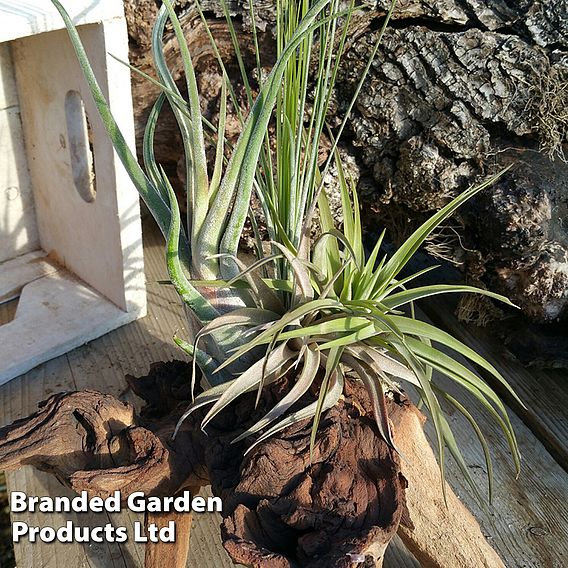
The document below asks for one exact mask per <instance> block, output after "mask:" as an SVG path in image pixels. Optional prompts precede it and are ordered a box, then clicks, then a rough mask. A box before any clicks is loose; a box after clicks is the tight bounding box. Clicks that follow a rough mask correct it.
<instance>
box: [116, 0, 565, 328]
mask: <svg viewBox="0 0 568 568" xmlns="http://www.w3.org/2000/svg"><path fill="white" fill-rule="evenodd" d="M125 4H126V8H127V17H128V20H129V24H130V34H131V47H132V58H133V61H134V63H135V64H137V65H140V66H141V67H142V68H143V69H145V70H149V69H150V68H151V65H150V57H149V52H148V49H149V37H150V36H149V34H150V31H149V30H150V27H151V22H152V21H153V17H154V14H155V12H156V3H155V2H153V1H149V0H147V1H146V2H133V1H131V0H127V1H126V3H125ZM202 4H203V7H204V10H205V13H206V15H207V17H208V21H209V22H210V24H211V26H212V28H213V33H214V35H215V38H216V40H217V41H218V43H219V45H220V47H221V50H222V51H223V56H224V57H226V60H227V61H228V62H229V68H230V70H232V71H233V72H234V76H233V77H234V79H235V80H237V78H238V72H237V70H236V67H235V66H234V61H233V62H232V64H231V60H232V57H231V42H230V38H229V36H228V33H227V29H226V26H225V25H224V22H223V18H222V11H221V9H220V7H219V2H217V1H216V0H208V1H206V2H203V3H202ZM363 4H364V5H365V6H366V8H367V10H366V12H364V13H363V15H360V16H358V17H357V18H355V20H354V23H353V30H352V33H350V39H349V49H348V52H347V54H346V59H345V64H344V65H343V68H342V72H341V73H340V77H339V81H338V85H337V101H336V104H335V107H334V112H335V113H336V115H337V116H339V117H341V116H342V115H343V112H344V110H345V107H346V104H347V102H348V101H349V99H350V96H351V93H352V91H353V88H354V85H355V84H356V82H357V80H358V78H359V77H360V74H361V71H362V69H363V66H364V64H365V61H366V60H367V57H368V55H369V53H370V50H371V49H372V47H373V45H374V42H375V40H376V35H377V33H378V32H377V31H376V30H377V28H378V24H379V23H380V18H381V17H382V15H383V14H384V13H385V10H386V8H387V7H388V5H389V4H390V2H389V1H388V0H378V1H377V2H372V1H366V2H363ZM230 6H231V12H232V13H233V14H235V15H236V16H237V22H240V21H242V25H241V24H238V26H237V27H238V29H239V30H240V31H239V34H240V37H241V38H242V39H243V42H244V45H245V49H244V51H245V53H247V52H248V53H250V49H251V44H250V35H247V33H246V31H247V30H248V29H250V21H249V18H248V2H246V1H243V0H239V1H235V2H231V3H230ZM179 10H180V13H181V17H182V22H183V25H184V27H185V29H186V30H187V34H186V35H187V37H188V40H189V42H190V45H191V48H192V51H193V52H194V54H195V60H196V65H197V69H198V79H199V82H200V87H201V88H202V91H203V99H204V100H203V104H204V106H206V107H207V108H208V109H209V112H210V117H211V118H213V119H214V118H215V117H214V114H215V109H216V107H217V102H218V92H219V85H220V83H219V76H218V70H217V68H216V66H215V64H214V62H213V58H212V54H211V50H210V48H209V46H208V40H207V37H206V34H205V32H204V29H203V26H202V24H201V22H200V21H199V18H198V16H197V14H196V12H195V9H194V7H193V4H192V3H191V2H181V3H179ZM255 10H256V23H257V25H258V27H259V29H260V30H261V32H260V34H259V37H260V40H261V42H262V48H261V51H262V53H263V56H265V59H264V62H265V64H266V65H270V62H271V60H272V58H273V41H272V36H271V33H270V29H271V26H272V25H273V23H274V3H273V2H255ZM567 13H568V2H567V0H546V1H544V0H541V1H532V0H520V1H519V2H511V1H510V0H475V1H470V0H443V1H441V2H435V3H432V2H425V1H423V0H400V1H399V2H398V5H397V8H396V10H395V14H394V17H393V21H392V25H391V27H390V28H389V29H388V30H387V33H386V34H385V38H384V42H383V46H382V48H381V49H380V50H379V54H378V56H377V58H376V60H375V62H374V63H373V66H372V68H371V73H370V76H369V78H368V80H367V82H366V84H365V86H364V87H363V90H362V92H361V95H360V98H359V102H358V104H357V106H356V108H355V112H354V114H353V116H352V119H351V121H350V132H349V133H348V134H349V135H350V136H351V142H352V143H353V145H354V147H355V148H354V154H355V156H356V157H357V159H358V160H359V162H360V167H363V169H364V170H366V172H363V173H364V174H366V175H363V177H362V180H363V181H362V183H361V184H360V189H361V191H362V194H363V199H364V200H366V201H367V205H370V206H371V207H370V208H369V207H368V208H367V210H369V209H373V210H374V211H375V212H376V213H377V215H375V216H374V215H370V216H369V217H368V219H367V228H368V229H369V230H370V231H371V232H376V230H377V228H378V227H376V225H381V226H382V225H383V224H386V225H387V226H388V228H389V229H390V232H391V234H392V236H393V238H394V239H395V240H396V239H397V238H402V237H403V236H404V234H406V233H407V231H408V228H409V227H410V226H412V225H413V223H416V222H418V221H419V220H420V219H421V218H422V217H423V215H424V214H425V213H428V212H430V211H432V210H434V209H436V208H438V207H440V206H441V205H443V204H445V203H446V202H447V200H448V199H449V198H451V197H452V196H454V195H456V194H457V193H459V192H460V191H462V190H463V189H464V188H465V187H467V186H468V185H470V184H471V183H473V182H474V181H476V180H477V179H479V177H480V176H483V175H485V174H487V173H491V172H494V171H496V170H497V169H499V168H500V167H502V166H503V165H504V164H506V163H510V162H511V161H518V160H520V161H521V162H524V161H527V160H528V161H530V174H528V171H529V170H527V169H526V168H524V169H523V167H521V168H520V172H519V173H516V174H511V175H509V176H508V177H507V178H506V179H505V180H504V182H503V184H504V185H505V186H506V187H507V190H506V195H504V196H503V197H504V200H501V199H498V196H499V195H501V192H502V190H501V189H499V190H498V191H497V194H498V195H493V196H489V195H488V196H486V200H485V203H484V204H483V205H482V209H480V210H477V211H475V213H474V214H473V215H469V216H467V217H464V216H461V217H459V218H457V219H456V220H455V222H454V223H453V224H452V226H451V227H447V228H445V229H443V230H442V231H440V234H438V235H437V237H436V238H434V239H433V240H432V241H431V242H430V245H429V250H430V251H431V252H432V253H434V254H437V255H438V256H441V257H444V258H447V259H449V260H451V261H452V262H455V263H457V264H459V265H460V266H461V267H462V268H463V269H464V270H465V272H466V275H467V278H468V279H469V280H470V281H472V282H474V283H481V284H483V283H485V284H487V285H489V286H490V287H492V288H493V289H496V290H498V291H501V292H505V293H507V294H508V295H510V296H511V297H512V299H513V300H514V301H515V302H516V303H517V304H518V305H519V306H520V307H521V308H522V309H523V311H524V313H525V314H527V315H528V316H529V317H530V318H532V319H533V320H535V321H540V322H549V321H553V320H556V319H562V318H565V317H566V316H567V314H568V308H567V306H568V287H567V284H566V281H567V279H568V262H567V258H566V248H567V243H568V235H567V230H566V226H568V224H567V223H566V206H565V204H566V202H567V201H568V188H567V186H566V182H565V179H566V170H567V168H566V165H565V163H563V162H562V160H561V157H562V155H563V145H565V143H566V136H567V125H568V115H567V111H566V109H567V108H568V88H567V79H568V55H567V53H566V50H567V48H568V45H567V44H568V40H567V39H566V38H567V37H568V18H566V14H567ZM176 53H177V52H176V49H175V43H174V42H173V41H172V40H171V39H168V40H167V41H166V54H167V58H168V60H169V61H170V62H171V64H172V69H173V71H174V75H175V76H179V74H180V73H181V69H180V62H179V58H177V57H176ZM252 67H254V64H253V65H251V68H252ZM253 84H254V80H253ZM155 95H156V92H155V90H154V89H153V87H149V86H148V85H147V84H146V83H145V82H144V81H143V80H141V79H139V78H137V77H135V78H134V98H135V109H136V115H137V124H138V127H139V134H140V132H141V130H142V128H143V124H144V117H145V115H146V113H147V110H148V106H149V105H150V104H151V103H152V102H153V99H154V98H155ZM243 104H244V97H243ZM245 106H246V105H245ZM332 122H333V117H332ZM238 129H239V127H238V123H237V122H236V121H234V123H233V124H232V125H230V127H229V131H230V133H232V135H233V136H236V135H237V134H238ZM177 136H178V135H177V132H176V128H175V124H174V121H173V117H171V116H170V117H166V118H165V120H164V122H163V126H162V128H161V129H159V131H158V137H157V138H158V139H157V154H158V159H160V160H161V161H162V162H163V163H165V165H166V166H167V167H169V171H170V172H175V171H176V168H177V164H178V162H179V158H180V148H181V144H180V140H179V138H178V137H177ZM527 150H528V151H530V152H532V153H535V154H536V153H537V152H538V151H539V150H540V151H541V154H542V155H537V156H536V157H531V156H530V155H529V154H527ZM178 173H180V172H178ZM542 180H545V183H541V182H542ZM179 185H180V187H181V184H179ZM487 193H488V194H489V192H487ZM543 206H545V209H546V208H548V210H549V211H550V214H548V213H547V212H546V211H543ZM527 209H531V210H535V211H540V212H541V214H542V215H543V216H542V218H541V219H540V220H541V227H540V230H541V232H542V236H536V235H535V231H534V229H535V228H534V226H533V225H531V227H527V224H526V222H525V217H524V216H523V215H521V214H519V213H520V211H525V210H527ZM476 218H477V222H476ZM479 219H484V220H485V219H487V227H488V228H489V230H488V231H487V232H485V231H481V232H480V231H478V230H477V228H478V225H479ZM531 222H532V221H531ZM503 227H506V228H507V229H506V232H507V237H511V238H505V239H504V242H502V243H501V241H499V238H500V237H501V236H502V232H503V231H502V230H503ZM381 228H382V227H381ZM527 233H528V235H527ZM515 235H516V236H515ZM533 237H534V238H533ZM535 239H536V241H535ZM544 241H546V242H544ZM505 243H506V244H505ZM489 250H490V252H488V251H489ZM535 251H536V252H535ZM462 312H463V313H464V314H467V313H469V314H470V315H471V314H472V313H477V311H476V310H471V309H470V310H462ZM493 313H497V312H496V311H493ZM487 319H488V312H487V310H485V312H484V313H483V314H481V316H480V317H478V321H479V322H481V323H482V322H484V321H487Z"/></svg>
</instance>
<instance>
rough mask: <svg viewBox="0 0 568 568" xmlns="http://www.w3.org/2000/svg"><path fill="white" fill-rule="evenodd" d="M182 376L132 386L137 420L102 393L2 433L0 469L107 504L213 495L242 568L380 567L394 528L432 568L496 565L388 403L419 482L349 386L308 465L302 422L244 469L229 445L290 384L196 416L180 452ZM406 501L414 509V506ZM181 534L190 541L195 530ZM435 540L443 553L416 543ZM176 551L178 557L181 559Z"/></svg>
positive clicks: (163, 373)
mask: <svg viewBox="0 0 568 568" xmlns="http://www.w3.org/2000/svg"><path fill="white" fill-rule="evenodd" d="M186 377H187V366H186V364H184V363H176V362H173V363H166V364H161V365H157V366H155V367H154V368H153V369H152V371H151V373H150V375H149V376H147V377H144V378H142V379H132V378H130V384H131V386H132V388H133V389H134V390H135V392H136V393H137V394H139V395H140V396H142V397H143V398H145V399H146V400H147V401H148V405H147V406H146V408H145V409H144V410H143V411H142V413H141V415H140V416H136V415H135V413H134V411H133V409H132V407H131V406H129V405H128V404H124V403H122V402H120V401H119V400H116V399H114V398H113V397H111V396H109V395H104V394H101V393H97V392H94V391H83V392H72V393H62V394H57V395H54V396H52V397H51V398H50V399H49V400H48V401H46V402H44V403H41V404H40V409H39V411H38V412H37V413H36V414H34V415H32V416H30V417H29V418H26V419H23V420H19V421H17V422H15V423H14V424H12V425H11V426H7V427H5V428H3V429H1V430H0V467H1V468H2V469H4V470H7V471H9V470H13V469H16V468H18V467H20V466H22V465H33V466H35V467H36V468H38V469H41V470H43V471H48V472H51V473H52V474H54V475H56V476H57V477H58V478H59V479H60V480H61V481H62V482H63V483H64V484H66V485H68V486H70V487H72V488H73V489H75V490H76V491H81V490H87V491H89V493H90V495H91V496H94V495H98V496H101V497H106V496H107V495H109V494H110V493H112V492H113V491H115V490H120V491H121V492H122V497H123V499H126V497H127V496H128V495H129V494H130V493H131V492H133V491H144V492H145V493H146V494H147V495H148V496H151V495H156V496H165V495H175V494H176V493H177V492H178V491H180V490H181V489H190V490H192V491H195V490H196V489H197V488H199V487H200V486H202V485H205V484H207V483H211V487H212V490H213V493H214V494H215V495H218V496H220V497H221V498H222V499H223V502H224V511H223V516H224V521H223V525H222V537H223V543H224V545H225V547H226V549H227V551H228V552H229V554H230V555H231V557H232V558H233V560H234V561H235V562H241V563H243V564H245V565H247V566H253V567H259V568H260V567H262V568H275V567H293V566H309V567H314V568H315V567H329V566H339V567H341V566H344V567H346V568H347V567H353V566H357V565H364V566H369V565H374V566H381V565H382V557H383V554H384V551H385V549H386V546H387V545H388V543H389V541H390V540H391V538H392V537H393V535H394V534H395V532H396V531H397V529H399V525H400V526H404V527H405V528H404V529H400V530H402V531H403V532H402V534H403V536H404V538H405V539H406V540H407V542H408V543H409V546H411V547H412V549H413V550H414V551H415V552H416V554H417V557H418V560H419V561H421V560H422V559H423V560H424V561H425V562H430V563H431V564H428V565H432V566H450V565H451V566H452V567H455V568H460V567H462V566H463V568H465V567H466V566H471V565H472V564H470V563H468V559H474V561H475V562H476V563H475V565H479V566H485V565H486V566H492V567H498V566H501V564H500V563H499V562H500V561H498V558H497V556H496V555H495V553H494V551H493V550H492V549H491V548H490V547H489V546H488V545H487V544H486V543H485V541H484V540H483V536H482V535H481V531H480V529H479V526H478V525H477V523H476V522H475V521H474V520H473V518H472V517H471V516H468V515H469V514H468V513H467V511H466V509H465V508H464V507H463V505H462V504H461V503H460V501H459V500H458V499H457V498H456V497H455V496H454V495H453V494H452V493H451V491H450V497H449V498H450V502H451V504H452V507H453V508H454V510H453V511H452V513H453V514H449V513H444V511H441V510H440V507H442V508H443V505H442V504H441V503H440V497H439V495H436V494H435V492H436V488H437V489H438V492H439V484H438V483H434V482H433V480H434V479H438V467H437V465H436V461H435V459H434V456H433V455H432V451H431V449H430V447H429V446H428V442H427V441H426V438H425V436H424V434H423V432H422V423H421V419H420V418H419V416H420V415H419V413H418V411H417V410H416V409H415V408H414V407H413V406H412V405H411V404H410V403H409V402H408V401H406V400H405V399H404V398H400V397H399V398H397V399H393V400H392V401H391V402H390V403H389V406H390V416H391V418H392V426H393V431H394V432H395V435H396V436H397V439H398V440H399V443H400V444H401V446H402V447H403V448H404V451H405V454H407V458H409V460H411V461H412V462H413V463H415V464H420V466H419V469H417V470H411V469H409V466H402V465H401V463H400V460H399V458H398V456H397V455H396V454H395V453H394V452H393V451H392V450H391V449H389V448H388V447H387V446H386V444H385V443H384V442H383V441H382V439H381V438H380V437H379V436H378V434H377V432H376V429H375V426H374V421H373V417H372V410H371V408H370V402H369V400H368V398H367V396H366V392H365V390H364V388H363V387H362V386H361V385H359V384H358V383H356V382H348V383H347V386H346V391H345V395H344V398H343V399H342V400H341V401H340V402H339V403H338V405H337V406H336V407H334V408H333V409H332V410H331V411H329V412H327V413H326V414H325V415H324V417H323V418H322V422H321V425H320V431H319V433H318V438H317V443H316V445H315V449H314V454H313V458H312V462H311V464H310V458H309V439H310V431H311V427H310V424H309V423H308V422H303V423H299V424H297V425H296V426H294V427H293V428H289V429H288V430H286V431H284V432H283V433H282V435H281V436H279V437H278V438H277V439H272V440H269V441H267V442H265V443H263V444H260V445H259V446H258V447H257V448H255V449H254V450H253V451H252V452H251V453H250V454H249V455H247V456H245V457H244V458H243V451H244V450H245V449H246V446H247V443H246V441H245V442H243V443H241V444H231V443H230V442H231V440H232V439H233V438H234V435H235V432H234V425H235V424H242V425H246V424H247V423H248V422H250V421H251V420H255V419H256V418H257V417H258V416H260V415H261V414H264V412H265V411H266V409H267V408H268V406H270V405H272V404H273V403H274V400H275V399H276V398H281V397H282V389H285V388H287V385H286V382H285V381H282V382H280V383H278V384H276V385H274V386H273V387H272V388H271V390H270V391H268V394H267V397H265V398H263V402H262V405H261V407H260V408H258V409H257V410H256V411H251V409H252V408H254V398H255V397H254V395H250V396H249V395H247V396H244V397H242V398H241V399H240V401H239V402H238V403H237V404H235V405H232V406H231V407H230V409H229V410H228V411H225V413H223V414H222V415H221V416H220V417H219V418H218V419H216V420H215V421H214V422H213V424H212V426H211V427H208V435H205V434H204V433H203V432H202V431H201V430H200V428H199V422H200V420H201V418H202V415H199V414H198V415H195V416H192V417H190V419H188V420H187V421H186V422H185V423H184V424H183V425H182V427H181V429H180V432H179V434H178V436H177V437H176V438H175V439H174V440H172V438H171V435H172V432H173V429H174V427H175V424H176V422H177V420H178V418H179V416H180V415H181V413H182V412H183V409H184V407H185V405H186V404H187V402H183V401H185V400H187V399H188V398H189V396H188V395H189V392H188V387H187V380H186ZM251 415H252V416H251ZM401 467H403V469H404V468H406V470H407V471H406V472H405V474H404V475H403V474H402V473H401ZM405 475H408V476H409V477H408V479H411V480H412V484H413V485H415V487H413V488H412V490H410V489H407V481H406V478H405ZM424 480H427V482H426V483H425V482H424ZM405 494H408V495H410V496H411V498H412V501H410V502H409V504H410V503H411V506H410V507H408V508H407V506H406V503H405ZM415 511H416V512H415ZM454 515H455V516H454ZM458 517H459V522H457V521H456V519H457V518H458ZM166 520H167V519H163V518H162V519H160V522H165V521H166ZM185 520H186V521H187V517H186V519H185ZM432 523H434V524H432ZM454 525H455V526H457V527H458V528H459V535H458V537H457V538H456V539H455V540H454V537H453V533H454V528H455V526H454ZM184 526H185V528H186V529H189V522H185V523H184ZM186 533H187V535H188V534H189V531H188V530H187V531H186ZM440 535H442V536H443V538H442V539H441V540H442V541H444V542H443V543H442V544H440V543H438V542H436V541H433V542H432V543H425V542H421V539H423V538H431V537H432V536H435V537H436V538H437V539H439V537H440ZM180 538H183V537H181V536H180ZM181 544H183V543H180V546H179V547H178V548H177V549H176V551H175V552H176V554H177V555H178V558H180V559H181V557H182V556H183V555H184V554H185V549H184V547H183V546H181ZM163 554H164V550H158V549H157V548H156V549H152V550H150V551H148V554H147V560H148V564H147V567H148V568H150V567H151V568H158V567H160V568H161V566H162V565H163V562H160V559H163ZM352 555H355V557H358V556H357V555H363V556H364V557H365V561H364V564H357V563H353V562H352V558H353V556H352ZM456 559H458V562H457V563H456ZM462 560H463V561H462ZM477 561H479V562H477ZM180 562H181V560H180Z"/></svg>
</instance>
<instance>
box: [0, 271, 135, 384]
mask: <svg viewBox="0 0 568 568" xmlns="http://www.w3.org/2000/svg"><path fill="white" fill-rule="evenodd" d="M139 316H140V314H139V313H137V312H135V311H131V312H125V311H123V310H121V309H119V308H118V307H117V306H115V305H114V304H113V303H112V302H110V301H109V300H107V299H106V298H104V297H103V296H101V295H100V294H98V293H97V292H95V291H94V290H93V289H92V288H89V287H87V286H85V284H83V283H82V282H81V281H80V280H78V279H77V278H75V277H74V276H73V275H72V274H70V273H69V272H67V271H65V270H60V271H58V272H55V273H53V274H50V275H49V276H44V277H43V278H39V279H37V280H35V281H33V282H31V283H30V284H27V285H26V286H24V288H23V290H22V293H21V296H20V301H19V303H18V308H17V310H16V317H15V318H14V320H13V321H11V322H9V323H7V324H4V325H2V326H0V362H1V363H2V364H1V366H0V384H3V383H5V382H7V381H8V380H10V379H11V378H14V377H16V376H18V375H20V374H22V373H25V372H27V371H29V370H30V369H33V368H34V367H35V366H36V365H39V364H40V363H43V362H44V361H47V360H49V359H52V358H53V357H57V356H59V355H62V354H64V353H67V352H68V351H70V350H71V349H74V348H75V347H79V346H80V345H83V344H84V343H87V342H88V341H91V340H92V339H96V338H97V337H100V336H101V335H104V334H105V333H108V332H109V331H111V330H112V329H115V328H117V327H120V326H121V325H124V324H126V323H128V322H130V321H133V320H135V319H136V318H137V317H139Z"/></svg>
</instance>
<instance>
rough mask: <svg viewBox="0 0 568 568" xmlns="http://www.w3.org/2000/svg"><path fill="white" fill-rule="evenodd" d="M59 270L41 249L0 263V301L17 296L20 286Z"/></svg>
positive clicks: (6, 300) (20, 289)
mask: <svg viewBox="0 0 568 568" xmlns="http://www.w3.org/2000/svg"><path fill="white" fill-rule="evenodd" d="M58 270H60V267H59V266H57V265H56V264H55V263H53V262H51V260H50V259H49V258H48V256H47V255H46V253H45V252H44V251H42V250H39V251H35V252H30V253H29V254H25V255H23V256H18V257H17V258H14V259H12V260H7V261H6V262H3V263H2V264H0V303H3V302H8V301H10V300H13V299H14V298H17V297H18V296H19V295H20V293H21V292H22V288H23V287H24V286H25V285H26V284H29V283H30V282H33V281H34V280H37V279H38V278H42V277H43V276H47V275H48V274H53V273H54V272H57V271H58Z"/></svg>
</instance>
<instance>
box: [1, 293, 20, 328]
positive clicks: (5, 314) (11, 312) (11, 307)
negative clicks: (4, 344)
mask: <svg viewBox="0 0 568 568" xmlns="http://www.w3.org/2000/svg"><path fill="white" fill-rule="evenodd" d="M19 301H20V298H19V297H18V298H14V299H13V300H8V301H7V302H3V303H1V304H0V325H4V324H6V323H10V322H11V321H14V319H15V317H16V310H17V309H18V303H19Z"/></svg>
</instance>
